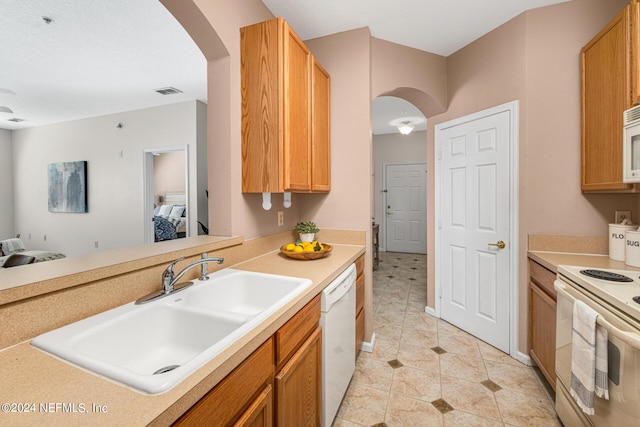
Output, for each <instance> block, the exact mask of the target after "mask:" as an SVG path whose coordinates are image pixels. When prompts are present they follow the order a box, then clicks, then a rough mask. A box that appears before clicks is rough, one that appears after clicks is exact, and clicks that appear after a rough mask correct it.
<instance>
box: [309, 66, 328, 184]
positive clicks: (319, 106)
mask: <svg viewBox="0 0 640 427" xmlns="http://www.w3.org/2000/svg"><path fill="white" fill-rule="evenodd" d="M330 87H331V77H329V73H327V71H326V70H325V69H324V68H322V65H320V63H319V62H318V61H317V60H316V59H315V58H314V57H313V56H312V57H311V100H312V106H311V107H312V108H311V159H312V162H311V165H312V167H311V190H312V191H315V192H321V191H329V190H331V150H330V146H331V131H330V129H331V125H330V110H331V100H330Z"/></svg>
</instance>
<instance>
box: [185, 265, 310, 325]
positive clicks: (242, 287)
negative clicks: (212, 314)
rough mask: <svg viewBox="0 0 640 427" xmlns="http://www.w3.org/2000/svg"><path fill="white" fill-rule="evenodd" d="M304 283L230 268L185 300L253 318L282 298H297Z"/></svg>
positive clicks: (191, 293)
mask: <svg viewBox="0 0 640 427" xmlns="http://www.w3.org/2000/svg"><path fill="white" fill-rule="evenodd" d="M301 280H305V279H299V278H297V277H287V276H277V275H272V274H263V273H253V272H250V271H242V270H233V269H230V268H229V269H225V270H222V271H220V274H218V275H217V276H216V280H215V281H214V282H212V283H210V284H208V285H207V286H194V287H193V289H191V290H190V291H191V292H189V293H188V295H184V296H183V298H184V300H185V302H186V303H187V304H188V305H190V306H193V307H200V308H203V309H207V310H210V309H212V310H222V311H230V312H233V313H238V314H246V315H249V316H253V315H256V314H258V313H261V312H263V311H265V310H267V309H269V308H270V307H273V306H274V305H277V304H278V302H279V301H280V300H281V299H283V298H285V299H286V298H287V297H288V296H295V294H297V293H298V290H299V288H300V284H301V283H300V281H301ZM196 283H197V282H196ZM310 283H311V281H310V280H308V284H310Z"/></svg>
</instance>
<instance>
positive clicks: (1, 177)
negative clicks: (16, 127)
mask: <svg viewBox="0 0 640 427" xmlns="http://www.w3.org/2000/svg"><path fill="white" fill-rule="evenodd" d="M11 139H12V132H11V131H10V130H5V129H0V240H4V239H8V238H9V237H14V236H15V232H14V228H13V150H12V147H11Z"/></svg>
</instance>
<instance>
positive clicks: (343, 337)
mask: <svg viewBox="0 0 640 427" xmlns="http://www.w3.org/2000/svg"><path fill="white" fill-rule="evenodd" d="M355 283H356V265H355V264H351V265H350V266H349V267H347V269H346V270H345V271H343V272H342V273H340V275H339V276H338V277H337V278H336V279H335V280H334V281H333V282H331V284H330V285H329V286H327V287H326V288H325V289H324V291H322V296H321V314H320V325H321V326H322V425H323V426H327V427H328V426H331V424H332V423H333V419H334V418H335V416H336V413H337V412H338V408H339V407H340V402H342V398H343V397H344V394H345V392H346V391H347V387H349V382H350V381H351V377H352V376H353V372H354V371H355V368H356V286H355Z"/></svg>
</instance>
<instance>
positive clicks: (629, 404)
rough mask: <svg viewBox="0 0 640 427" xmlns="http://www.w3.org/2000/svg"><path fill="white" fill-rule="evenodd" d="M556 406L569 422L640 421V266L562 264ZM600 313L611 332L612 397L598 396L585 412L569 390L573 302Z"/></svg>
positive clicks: (620, 424)
mask: <svg viewBox="0 0 640 427" xmlns="http://www.w3.org/2000/svg"><path fill="white" fill-rule="evenodd" d="M554 287H555V289H556V291H557V293H558V301H557V312H556V376H557V379H556V411H557V412H558V416H559V417H560V419H561V420H562V422H563V423H564V425H565V426H572V427H573V426H598V427H601V426H615V427H623V426H640V271H630V270H594V269H589V268H586V267H575V266H564V265H561V266H558V276H557V280H556V281H555V283H554ZM576 300H580V301H582V302H584V303H585V304H587V305H588V306H590V307H591V308H593V309H594V310H595V311H596V312H598V318H597V324H598V325H600V326H601V327H604V328H606V329H607V332H608V340H609V342H608V346H607V349H608V359H609V363H608V376H609V382H608V386H609V400H605V399H603V398H599V397H596V398H595V414H594V415H586V414H584V413H583V412H582V410H581V409H579V408H578V406H577V404H576V403H575V401H574V400H573V398H572V397H571V395H570V394H569V389H570V386H571V330H572V326H573V304H574V302H575V301H576Z"/></svg>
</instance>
